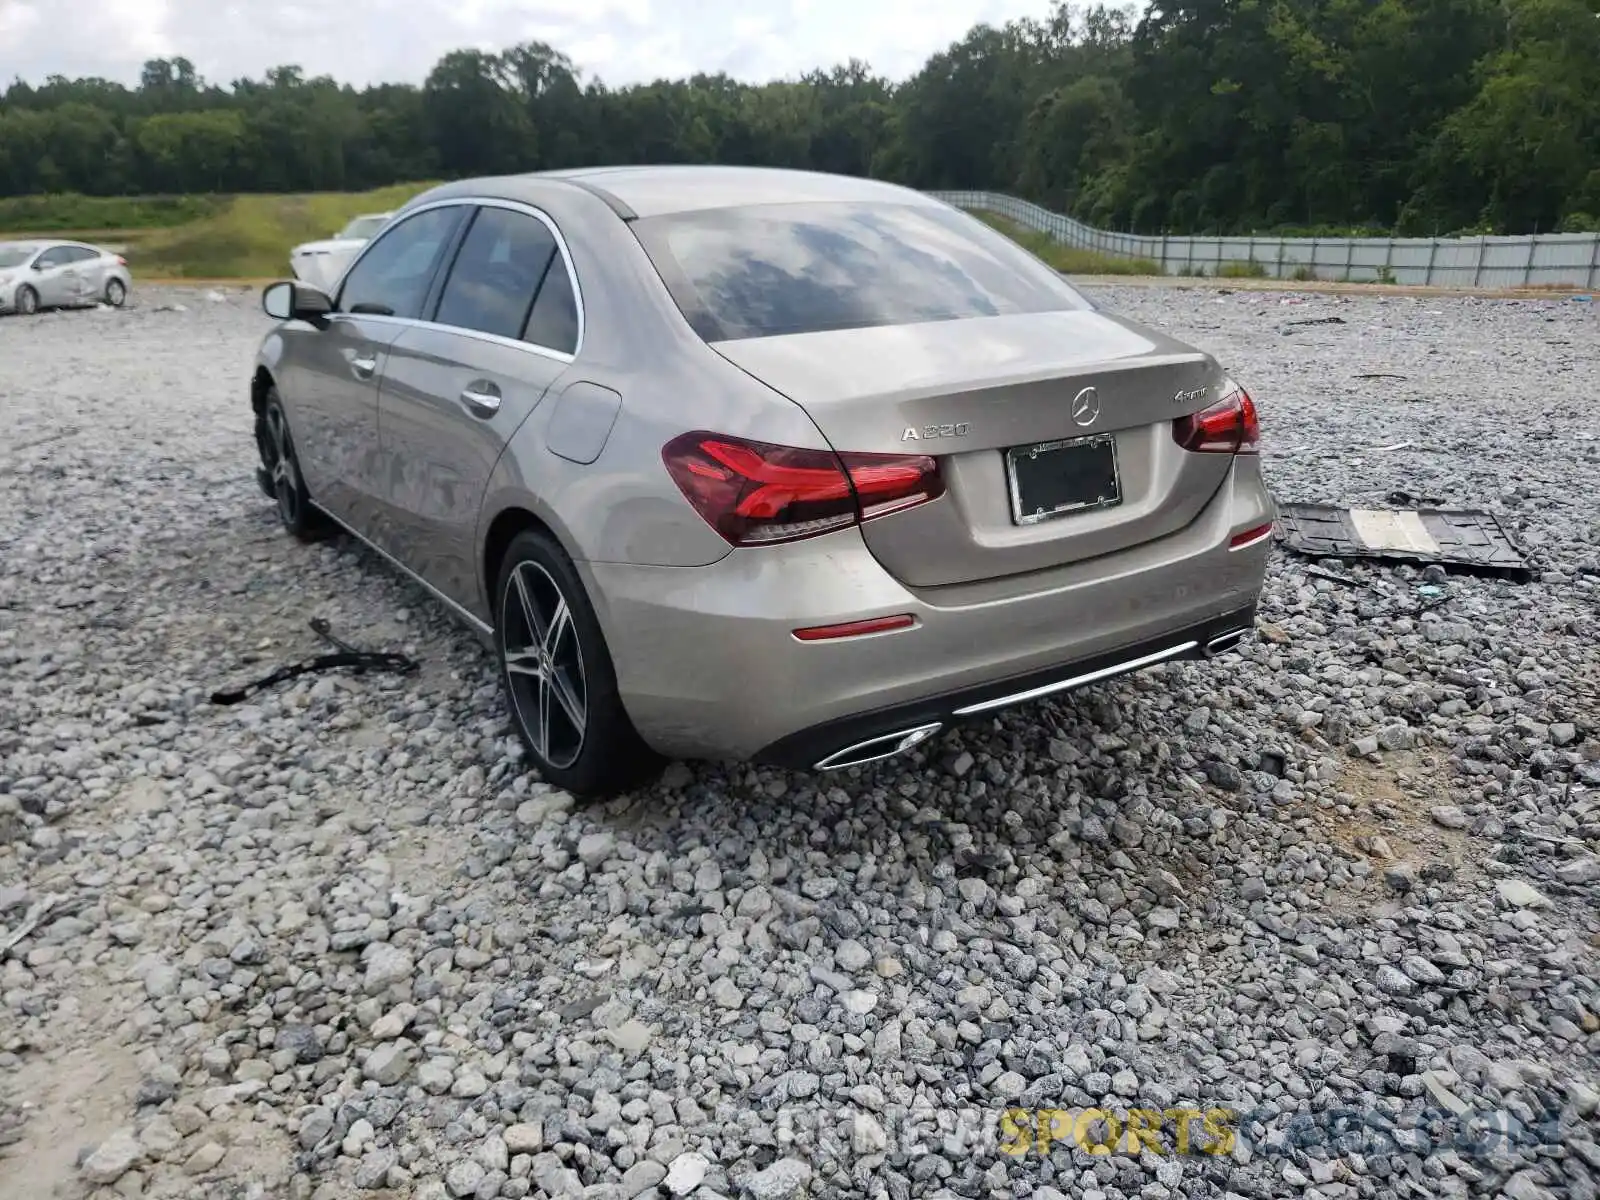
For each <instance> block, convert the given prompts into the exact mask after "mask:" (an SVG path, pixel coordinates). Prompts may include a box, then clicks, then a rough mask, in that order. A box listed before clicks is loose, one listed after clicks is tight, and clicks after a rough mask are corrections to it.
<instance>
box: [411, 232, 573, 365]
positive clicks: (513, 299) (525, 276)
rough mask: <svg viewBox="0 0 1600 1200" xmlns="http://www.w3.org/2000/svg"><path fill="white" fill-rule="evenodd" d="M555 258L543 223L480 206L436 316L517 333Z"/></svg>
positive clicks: (511, 334) (494, 331)
mask: <svg viewBox="0 0 1600 1200" xmlns="http://www.w3.org/2000/svg"><path fill="white" fill-rule="evenodd" d="M555 258H556V239H555V236H554V235H553V234H552V233H551V232H550V230H549V229H548V228H546V226H545V224H544V222H542V221H540V220H538V219H536V218H534V217H530V216H528V215H527V214H526V213H520V212H513V211H512V210H510V209H506V208H483V209H480V210H479V211H478V215H477V216H476V217H475V218H474V219H473V222H472V228H471V229H469V230H468V231H467V236H466V237H465V238H464V239H463V240H462V242H461V250H460V252H459V253H458V254H457V255H456V260H455V263H454V265H452V266H451V268H450V277H449V278H448V279H446V280H445V285H444V291H443V292H442V293H441V294H440V297H439V311H438V312H437V313H436V314H435V315H434V320H435V321H437V322H438V323H439V324H441V325H454V326H456V327H457V328H459V329H476V330H478V331H479V332H481V333H492V334H497V335H498V336H500V337H506V338H515V337H520V336H521V334H522V330H523V327H524V326H525V325H526V324H527V322H528V313H529V311H530V310H531V309H532V308H533V299H534V296H535V295H536V294H537V293H538V291H539V285H540V283H541V282H542V281H543V280H544V277H545V272H546V271H548V270H549V269H550V265H551V261H552V260H554V259H555ZM556 265H557V267H558V269H559V271H558V273H560V274H563V275H564V274H565V273H566V271H565V269H564V268H560V263H559V262H557V264H556Z"/></svg>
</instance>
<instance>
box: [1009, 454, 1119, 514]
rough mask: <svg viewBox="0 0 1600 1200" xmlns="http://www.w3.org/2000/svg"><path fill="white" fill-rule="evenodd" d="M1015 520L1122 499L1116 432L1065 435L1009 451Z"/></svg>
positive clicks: (1107, 504)
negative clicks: (1064, 436) (1075, 435)
mask: <svg viewBox="0 0 1600 1200" xmlns="http://www.w3.org/2000/svg"><path fill="white" fill-rule="evenodd" d="M1006 484H1007V486H1008V488H1009V489H1010V492H1011V519H1012V520H1013V521H1014V522H1015V523H1016V524H1018V525H1037V524H1038V523H1039V522H1040V521H1050V520H1055V519H1057V518H1059V517H1065V516H1070V515H1071V514H1073V513H1081V512H1087V511H1090V510H1092V509H1097V508H1110V507H1112V506H1113V505H1116V504H1121V503H1122V476H1121V472H1120V471H1119V469H1118V466H1117V439H1116V436H1115V435H1114V434H1109V433H1097V434H1092V435H1090V436H1088V437H1078V438H1062V439H1060V440H1058V441H1053V442H1037V443H1035V444H1033V445H1031V446H1014V447H1012V448H1011V449H1009V450H1007V451H1006Z"/></svg>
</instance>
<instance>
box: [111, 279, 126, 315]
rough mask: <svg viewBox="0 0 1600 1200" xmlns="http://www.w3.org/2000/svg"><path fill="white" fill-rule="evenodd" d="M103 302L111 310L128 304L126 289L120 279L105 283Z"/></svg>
mask: <svg viewBox="0 0 1600 1200" xmlns="http://www.w3.org/2000/svg"><path fill="white" fill-rule="evenodd" d="M105 301H106V303H107V304H109V305H111V307H112V308H121V307H122V306H123V305H124V304H126V303H127V302H128V288H127V285H125V284H124V283H123V282H122V280H120V279H108V280H107V281H106V295H105Z"/></svg>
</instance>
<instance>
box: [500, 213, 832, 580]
mask: <svg viewBox="0 0 1600 1200" xmlns="http://www.w3.org/2000/svg"><path fill="white" fill-rule="evenodd" d="M546 186H547V187H548V189H549V190H548V191H546V192H534V193H530V194H529V195H528V196H526V200H527V202H528V203H533V204H537V205H538V207H540V208H542V209H543V210H544V211H545V212H546V213H548V214H549V216H550V217H551V219H552V220H554V221H555V222H556V224H557V226H558V227H559V228H560V229H561V231H562V235H563V237H564V238H565V239H566V241H567V246H568V249H569V251H570V252H571V255H572V260H573V267H574V270H575V271H576V273H577V276H578V287H579V291H580V293H581V296H582V302H583V310H584V338H583V345H582V346H581V348H580V350H579V353H578V356H577V358H576V360H575V361H574V362H573V364H572V366H571V367H570V368H569V369H568V371H567V372H566V374H564V375H563V376H562V377H561V378H560V379H559V380H557V381H556V383H555V384H554V385H553V386H552V389H551V395H552V397H553V396H555V395H558V394H559V393H561V392H563V391H565V390H566V389H567V388H569V387H572V386H573V385H575V384H580V383H586V384H590V385H594V386H595V387H599V388H604V389H609V390H610V391H612V392H615V393H616V394H617V395H618V396H619V397H620V402H619V404H618V411H617V415H616V420H615V422H614V424H613V425H612V427H611V430H610V433H609V436H608V437H607V438H606V439H605V441H604V445H603V448H602V449H601V450H600V453H599V454H598V456H597V457H596V458H595V459H594V461H593V462H591V463H578V462H573V461H571V460H570V459H567V458H563V457H561V456H560V455H558V454H556V453H555V452H554V451H553V450H552V449H551V448H550V437H551V433H552V430H551V421H552V420H555V419H558V416H559V413H560V410H561V406H559V405H556V404H548V403H547V404H542V405H540V406H539V407H538V408H537V409H535V410H534V412H533V413H532V415H531V416H530V417H529V418H528V420H527V421H526V422H525V423H524V424H523V426H522V427H521V428H520V429H519V430H518V431H517V433H516V434H515V435H514V436H513V437H512V440H511V443H510V445H509V446H508V447H507V450H506V453H505V454H504V455H502V457H501V459H500V461H499V463H498V464H497V465H496V468H495V471H494V473H493V475H492V477H491V479H490V484H489V488H488V491H487V493H486V494H485V498H484V505H483V512H482V515H481V517H480V521H479V532H478V541H479V547H480V554H481V550H482V546H483V543H484V540H485V539H486V537H487V534H488V529H489V527H490V525H491V524H492V522H493V521H494V519H495V517H496V516H497V515H498V514H499V513H501V512H503V511H505V510H506V509H508V508H522V509H525V510H527V511H529V512H532V513H533V514H534V515H535V516H536V517H538V518H539V519H540V520H541V521H542V522H544V523H545V524H546V525H548V526H549V527H550V528H551V530H552V531H553V532H554V533H555V534H556V536H557V538H559V539H560V541H561V542H562V544H563V546H564V547H565V549H566V550H567V553H568V554H569V555H571V556H572V557H573V558H574V559H575V560H579V561H589V562H602V563H633V564H638V565H649V566H682V567H693V566H704V565H706V564H708V563H713V562H717V561H719V560H720V559H722V558H725V557H726V556H727V555H728V554H729V552H730V550H731V547H730V546H729V545H728V543H727V542H725V541H723V539H722V538H721V537H720V536H719V535H718V534H717V533H716V532H715V531H714V530H712V529H711V527H710V526H709V525H707V524H706V523H705V521H704V520H702V519H701V517H700V516H699V514H698V513H696V512H695V511H694V509H692V508H691V507H690V506H689V503H688V501H686V500H685V499H684V497H683V495H682V493H681V492H679V490H678V488H677V485H676V484H674V483H673V482H672V479H671V477H670V476H669V475H668V474H667V470H666V467H665V465H664V464H663V462H662V458H661V451H662V447H663V446H665V445H666V443H667V442H669V441H671V440H672V439H673V438H674V437H676V436H678V435H679V434H682V433H686V432H688V431H690V430H694V429H707V430H713V431H717V432H722V433H730V434H737V435H741V436H745V437H751V438H759V439H762V440H766V441H771V442H779V443H784V444H787V445H793V446H808V447H815V448H825V447H826V446H827V441H826V440H825V439H824V438H823V436H822V434H821V432H820V431H819V430H818V429H817V427H816V425H815V424H814V423H813V422H812V421H811V419H810V418H809V417H808V416H806V414H805V413H804V412H803V411H802V410H801V409H800V408H799V407H798V406H797V405H795V404H793V403H792V402H790V401H789V400H787V399H785V398H784V397H782V396H779V395H778V394H777V393H776V392H774V391H772V390H771V389H770V388H768V387H766V386H765V385H763V384H760V383H758V382H756V381H755V380H754V379H752V378H751V377H750V376H749V375H747V374H745V372H744V371H742V370H740V369H739V368H738V367H736V366H734V365H733V364H731V363H729V362H727V361H726V360H725V359H723V358H721V357H720V356H719V355H717V354H716V353H715V352H714V351H713V350H711V349H710V347H708V346H707V345H706V344H705V343H704V342H703V341H701V340H700V339H699V338H698V337H697V336H696V335H695V334H694V332H693V330H691V329H690V328H689V326H688V324H687V323H686V322H685V321H684V319H683V317H682V315H681V314H680V313H679V312H678V310H677V308H676V306H675V305H673V303H672V300H671V298H670V297H669V296H668V295H667V292H666V290H665V287H664V286H663V284H662V283H661V279H660V276H659V275H657V274H656V271H655V268H654V267H653V266H652V265H651V264H650V261H649V259H648V258H647V257H646V256H645V253H644V251H643V249H642V248H641V247H640V246H639V243H638V241H637V239H636V238H634V236H633V234H632V233H631V232H630V231H629V230H628V228H627V226H626V225H625V224H624V223H623V221H622V220H621V218H619V217H618V216H617V215H616V214H615V213H613V212H612V211H611V210H610V209H609V208H608V207H606V205H605V204H604V203H603V202H601V201H600V200H599V199H598V198H596V197H594V196H593V195H591V194H589V193H586V192H582V191H580V190H579V189H576V188H573V187H570V186H562V185H559V184H554V185H546ZM516 198H524V197H516ZM556 435H557V437H558V444H559V438H560V436H561V431H560V429H559V427H558V428H557V430H556Z"/></svg>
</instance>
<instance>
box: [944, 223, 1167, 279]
mask: <svg viewBox="0 0 1600 1200" xmlns="http://www.w3.org/2000/svg"><path fill="white" fill-rule="evenodd" d="M972 215H973V216H975V217H977V218H978V219H979V220H980V221H982V222H984V224H986V225H989V226H991V227H992V228H994V229H997V230H999V231H1000V232H1001V233H1003V234H1005V235H1006V236H1007V237H1008V238H1010V239H1011V240H1012V241H1014V242H1016V243H1017V244H1018V245H1019V246H1021V247H1022V248H1023V249H1024V250H1026V251H1028V252H1029V253H1030V254H1032V255H1034V257H1036V258H1040V259H1043V260H1044V261H1045V262H1047V263H1049V264H1050V265H1051V266H1052V267H1054V268H1055V269H1056V270H1058V271H1060V272H1061V273H1062V274H1063V275H1160V274H1162V270H1161V264H1160V263H1157V262H1155V261H1153V260H1151V259H1148V258H1124V257H1123V256H1122V255H1120V254H1106V253H1103V252H1102V251H1099V250H1081V249H1079V248H1077V247H1075V246H1067V245H1064V244H1063V243H1061V242H1058V241H1056V240H1055V238H1053V237H1051V236H1050V235H1049V234H1047V233H1039V232H1038V231H1036V230H1033V229H1028V228H1025V227H1024V226H1021V225H1018V224H1017V223H1016V222H1015V221H1011V220H1008V219H1006V218H1005V217H1002V216H1001V215H1000V214H999V213H993V212H987V211H984V210H973V212H972Z"/></svg>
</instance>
